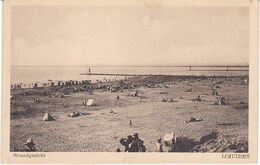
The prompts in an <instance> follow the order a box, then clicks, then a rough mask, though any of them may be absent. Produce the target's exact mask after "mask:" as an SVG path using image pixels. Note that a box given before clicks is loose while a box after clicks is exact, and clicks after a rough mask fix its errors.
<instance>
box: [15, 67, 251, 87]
mask: <svg viewBox="0 0 260 165" xmlns="http://www.w3.org/2000/svg"><path fill="white" fill-rule="evenodd" d="M90 68H91V72H92V73H113V74H116V73H126V74H164V75H216V76H217V75H248V71H241V70H245V69H246V70H248V68H239V67H230V68H229V69H230V70H232V71H226V67H216V68H214V67H210V68H209V67H196V68H192V70H193V71H189V68H188V67H90ZM88 70H89V67H11V84H16V83H36V82H47V81H48V80H53V81H59V80H91V81H92V82H93V81H96V80H104V79H107V80H108V79H110V80H114V79H121V78H122V76H104V75H102V76H99V75H80V74H82V73H88ZM208 70H211V71H208ZM212 70H215V71H212ZM220 70H221V71H220ZM234 70H236V71H234Z"/></svg>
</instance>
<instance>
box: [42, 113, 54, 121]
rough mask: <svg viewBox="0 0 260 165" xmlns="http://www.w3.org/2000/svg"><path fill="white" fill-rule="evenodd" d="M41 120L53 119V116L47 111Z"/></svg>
mask: <svg viewBox="0 0 260 165" xmlns="http://www.w3.org/2000/svg"><path fill="white" fill-rule="evenodd" d="M42 120H43V121H53V120H54V118H53V117H52V116H51V115H50V114H49V113H48V112H47V113H45V115H44V116H43V118H42Z"/></svg>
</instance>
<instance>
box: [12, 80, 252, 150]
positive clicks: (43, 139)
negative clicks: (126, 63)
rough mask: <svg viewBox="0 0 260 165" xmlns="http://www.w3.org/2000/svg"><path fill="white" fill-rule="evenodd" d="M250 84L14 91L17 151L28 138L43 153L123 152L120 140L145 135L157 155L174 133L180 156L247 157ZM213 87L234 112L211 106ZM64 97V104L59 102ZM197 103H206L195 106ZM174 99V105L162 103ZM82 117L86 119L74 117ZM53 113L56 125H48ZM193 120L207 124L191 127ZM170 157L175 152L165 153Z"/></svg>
mask: <svg viewBox="0 0 260 165" xmlns="http://www.w3.org/2000/svg"><path fill="white" fill-rule="evenodd" d="M245 79H248V76H235V77H225V76H222V77H214V78H213V77H201V76H183V77H181V76H179V77H176V76H154V77H149V76H148V77H135V78H132V79H129V80H124V81H117V82H109V83H108V82H103V83H102V82H97V83H91V84H89V85H67V86H63V87H58V86H56V87H48V88H38V89H15V90H11V95H12V97H11V125H10V130H11V135H10V151H14V150H15V148H19V147H22V146H23V145H24V143H25V141H26V140H27V139H28V138H32V139H34V143H35V144H36V149H37V151H45V152H72V151H75V152H115V151H116V149H117V148H119V149H120V150H121V151H123V150H124V146H122V145H121V144H120V143H119V140H120V138H123V137H127V136H128V135H132V134H134V133H138V134H139V137H140V138H141V139H142V140H143V141H144V145H145V146H146V149H147V152H155V144H156V141H157V139H158V138H162V137H163V136H164V135H165V134H166V133H170V132H172V131H174V132H175V133H176V135H177V141H178V142H179V143H178V145H179V147H178V150H177V152H248V147H247V143H248V83H245V81H244V80H245ZM122 84H124V85H122ZM213 84H215V87H216V90H217V91H218V96H223V97H225V99H226V100H227V101H228V104H227V105H213V104H212V102H214V101H215V100H216V97H217V96H215V95H212V86H213ZM113 85H117V87H119V89H118V90H116V91H115V92H110V91H109V89H108V87H109V86H113ZM123 87H124V88H123ZM89 89H91V91H92V93H91V92H90V90H89ZM187 89H192V91H191V92H188V91H187ZM130 91H138V95H137V96H129V93H130ZM59 93H62V94H65V96H64V97H56V96H59V95H58V94H59ZM118 96H119V99H117V97H118ZM198 96H200V97H201V101H196V100H194V99H195V98H197V97H198ZM35 98H38V99H39V100H38V101H36V100H35ZM140 98H141V99H140ZM167 98H172V99H173V100H174V101H172V102H163V101H162V100H163V99H167ZM88 99H94V103H95V104H96V106H85V105H83V104H82V102H85V101H87V100H88ZM111 110H112V111H111ZM76 111H78V112H80V113H82V115H80V116H78V117H73V118H71V117H68V115H69V114H71V113H72V112H76ZM46 112H48V113H49V114H50V115H51V116H52V117H53V118H54V119H55V120H54V121H43V120H42V118H43V116H44V114H45V113H46ZM83 114H84V115H83ZM191 117H195V118H202V119H203V120H202V121H199V122H189V123H185V122H184V121H185V120H190V118H191ZM130 120H131V121H132V125H129V121H130ZM163 150H164V151H165V152H167V151H168V148H167V147H165V146H163Z"/></svg>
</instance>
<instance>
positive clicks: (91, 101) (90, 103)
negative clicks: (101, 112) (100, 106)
mask: <svg viewBox="0 0 260 165" xmlns="http://www.w3.org/2000/svg"><path fill="white" fill-rule="evenodd" d="M94 105H96V104H95V102H94V99H88V102H87V106H94Z"/></svg>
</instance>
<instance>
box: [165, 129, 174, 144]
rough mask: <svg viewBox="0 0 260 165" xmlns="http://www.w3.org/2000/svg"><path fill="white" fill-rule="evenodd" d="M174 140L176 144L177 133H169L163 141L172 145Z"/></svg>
mask: <svg viewBox="0 0 260 165" xmlns="http://www.w3.org/2000/svg"><path fill="white" fill-rule="evenodd" d="M172 140H174V142H175V143H176V135H175V132H171V133H167V134H166V135H164V137H163V141H164V142H165V143H166V144H172Z"/></svg>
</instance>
